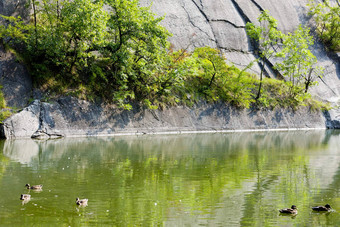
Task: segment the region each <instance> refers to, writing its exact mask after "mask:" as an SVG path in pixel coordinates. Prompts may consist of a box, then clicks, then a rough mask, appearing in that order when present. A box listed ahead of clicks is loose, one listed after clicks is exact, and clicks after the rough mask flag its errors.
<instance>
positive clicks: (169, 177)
mask: <svg viewBox="0 0 340 227" xmlns="http://www.w3.org/2000/svg"><path fill="white" fill-rule="evenodd" d="M0 147H1V148H2V152H1V153H0V187H1V189H0V225H1V226H16V225H17V226H24V225H25V226H48V225H50V226H96V225H98V226H337V225H338V226H339V225H340V215H339V213H340V197H339V195H340V132H339V131H328V130H315V131H287V132H283V131H281V132H279V131H277V132H274V131H271V132H256V133H255V132H244V133H216V134H182V135H145V136H126V137H123V136H121V137H98V138H65V139H59V140H47V141H34V140H30V139H27V140H7V141H1V142H0ZM27 183H29V184H31V185H35V184H42V185H43V189H42V190H40V191H37V190H29V189H26V188H25V185H26V184H27ZM21 194H30V195H31V199H30V200H29V201H21V200H20V195H21ZM77 197H79V198H87V199H88V206H81V207H79V206H77V205H76V203H75V200H76V198H77ZM326 203H329V204H330V205H331V206H332V208H333V210H332V212H323V213H317V212H313V211H312V210H311V207H313V206H319V205H325V204H326ZM293 204H294V205H296V206H297V207H298V214H297V215H294V216H292V215H285V216H281V215H280V214H279V211H278V210H279V209H281V208H288V207H290V206H291V205H293Z"/></svg>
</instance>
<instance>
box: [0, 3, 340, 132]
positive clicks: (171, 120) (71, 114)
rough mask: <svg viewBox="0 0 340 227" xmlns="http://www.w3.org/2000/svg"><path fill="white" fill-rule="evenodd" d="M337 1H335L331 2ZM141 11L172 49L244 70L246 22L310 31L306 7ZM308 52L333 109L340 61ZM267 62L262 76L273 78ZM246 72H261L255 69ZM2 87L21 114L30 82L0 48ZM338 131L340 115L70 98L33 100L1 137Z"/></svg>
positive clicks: (318, 92)
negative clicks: (212, 54) (152, 106)
mask: <svg viewBox="0 0 340 227" xmlns="http://www.w3.org/2000/svg"><path fill="white" fill-rule="evenodd" d="M333 1H334V2H335V0H333ZM140 2H141V5H142V6H148V5H150V4H151V3H152V6H151V9H152V10H153V11H154V12H155V13H156V14H157V15H158V16H165V19H164V21H163V22H162V24H163V25H164V26H165V27H166V28H167V29H168V30H169V31H170V32H171V33H172V34H173V36H172V37H170V39H169V41H170V42H171V43H172V45H173V47H174V48H175V49H180V48H183V49H188V50H193V49H194V48H195V47H202V46H211V47H214V48H219V49H221V50H222V51H223V53H224V54H225V56H226V58H227V61H228V62H229V63H231V64H234V65H236V66H237V67H240V68H243V67H245V66H247V65H248V64H249V63H250V62H251V61H253V60H254V59H255V58H256V55H255V53H256V51H255V47H254V46H253V44H252V43H251V42H250V40H249V38H248V37H247V35H246V31H245V25H246V23H247V22H253V23H257V17H258V16H259V14H260V12H261V11H262V10H264V9H267V10H269V11H270V14H271V15H272V16H274V17H275V18H276V19H277V20H278V26H279V27H278V28H279V29H280V30H282V31H283V32H285V33H287V32H292V31H294V29H296V28H297V27H298V26H299V24H304V25H309V26H312V24H311V21H310V18H308V16H307V11H308V9H307V6H306V5H307V2H308V0H300V1H296V0H285V1H277V0H157V1H154V0H140ZM24 4H25V1H21V0H20V1H14V0H0V13H1V14H5V15H19V14H20V15H23V16H24V17H25V16H27V10H25V8H24V7H23V6H24ZM313 53H314V54H315V55H316V56H317V58H318V62H319V65H321V66H324V67H325V75H324V76H323V77H322V78H319V85H318V86H316V87H314V88H313V89H312V93H313V95H315V96H316V97H317V98H318V99H320V100H323V101H327V102H331V103H332V104H333V105H334V106H337V105H338V102H339V97H340V95H339V94H340V81H339V78H340V61H339V54H330V53H327V52H326V51H325V48H324V47H323V45H322V44H320V43H316V44H315V45H314V47H313ZM272 64H273V62H269V61H268V62H267V65H266V75H267V76H270V77H275V76H276V74H275V73H273V70H272V68H271V65H272ZM250 70H251V71H252V72H255V73H258V72H259V71H260V67H259V66H258V65H254V66H253V67H252V68H251V69H250ZM0 80H1V83H2V85H3V86H4V89H3V91H4V94H5V97H6V100H7V103H8V105H9V106H17V107H25V106H26V104H27V102H28V100H29V97H30V96H31V90H32V83H31V80H30V78H29V75H28V74H27V72H26V70H25V68H24V67H23V66H22V65H21V64H19V63H18V62H16V61H15V59H14V56H13V55H12V54H10V53H6V52H4V51H2V52H1V49H0ZM326 127H328V128H340V111H339V110H337V109H334V110H331V111H329V112H327V113H325V114H322V113H321V112H311V111H309V110H307V109H303V110H300V111H298V112H293V111H291V110H275V111H252V110H242V111H241V110H236V109H233V108H231V107H229V106H223V105H220V104H215V105H206V104H200V105H198V106H196V107H195V108H193V109H189V108H187V107H173V108H170V109H167V110H164V111H160V110H157V111H153V110H144V109H141V108H140V107H138V106H135V107H134V109H133V111H131V112H127V111H121V110H117V109H116V108H114V106H107V105H103V104H93V103H89V102H85V101H81V100H76V99H73V98H60V99H58V100H56V101H55V102H53V103H45V102H40V101H39V100H36V101H34V102H33V103H32V104H31V105H29V106H28V107H26V108H24V109H23V110H22V111H21V112H19V113H17V114H15V115H14V116H12V117H11V118H10V119H7V120H6V121H5V122H4V124H3V127H2V128H3V130H2V131H3V133H2V135H3V136H4V137H6V138H14V137H16V138H17V137H32V136H33V137H35V138H44V137H46V138H50V137H59V136H79V135H111V134H136V133H137V134H138V133H160V132H174V133H175V132H184V131H219V130H236V129H239V130H242V129H270V128H274V129H278V128H326Z"/></svg>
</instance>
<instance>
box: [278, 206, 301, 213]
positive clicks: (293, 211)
mask: <svg viewBox="0 0 340 227" xmlns="http://www.w3.org/2000/svg"><path fill="white" fill-rule="evenodd" d="M279 211H280V213H283V214H297V213H298V211H297V208H296V206H295V205H292V207H291V208H285V209H281V210H279Z"/></svg>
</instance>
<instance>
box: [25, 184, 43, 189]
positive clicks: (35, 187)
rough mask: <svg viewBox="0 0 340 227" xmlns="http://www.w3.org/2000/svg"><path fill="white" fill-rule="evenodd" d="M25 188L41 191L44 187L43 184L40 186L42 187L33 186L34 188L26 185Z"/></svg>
mask: <svg viewBox="0 0 340 227" xmlns="http://www.w3.org/2000/svg"><path fill="white" fill-rule="evenodd" d="M25 187H26V188H27V189H33V190H41V189H42V187H43V186H42V184H40V185H32V186H31V185H29V184H26V185H25Z"/></svg>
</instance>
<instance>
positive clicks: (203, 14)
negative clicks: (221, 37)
mask: <svg viewBox="0 0 340 227" xmlns="http://www.w3.org/2000/svg"><path fill="white" fill-rule="evenodd" d="M191 1H192V3H193V4H194V5H195V6H196V7H197V9H198V11H199V12H200V13H201V14H202V16H203V17H204V18H205V20H206V21H207V23H208V24H209V26H210V29H211V31H212V34H213V36H214V38H213V39H212V38H211V37H210V35H209V34H208V33H207V32H206V31H204V30H202V29H201V28H200V27H199V26H197V25H195V23H194V22H193V21H192V20H191V17H190V14H189V12H188V10H187V9H186V8H185V4H183V5H182V7H183V9H184V11H185V12H186V13H187V15H188V19H189V21H190V23H191V24H192V25H193V26H194V27H195V28H197V29H199V30H200V31H201V32H203V33H204V34H205V35H206V36H207V37H208V38H209V40H211V41H213V42H215V43H216V46H217V47H218V48H219V44H218V41H217V39H216V37H215V33H214V32H213V29H212V27H211V24H210V20H209V18H208V16H207V15H206V14H205V12H204V11H203V3H202V1H200V2H201V6H202V9H201V8H200V7H199V5H197V3H196V2H195V1H194V0H191Z"/></svg>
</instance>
